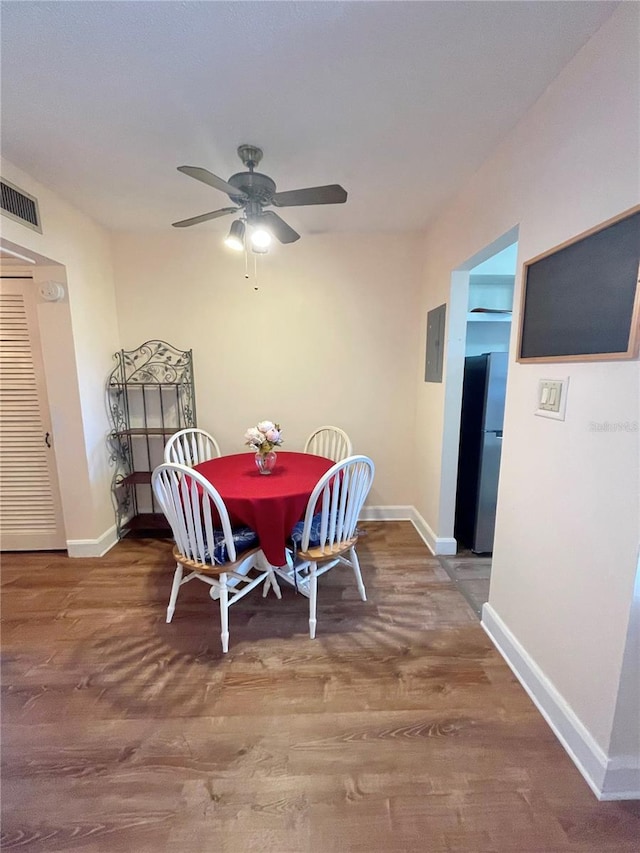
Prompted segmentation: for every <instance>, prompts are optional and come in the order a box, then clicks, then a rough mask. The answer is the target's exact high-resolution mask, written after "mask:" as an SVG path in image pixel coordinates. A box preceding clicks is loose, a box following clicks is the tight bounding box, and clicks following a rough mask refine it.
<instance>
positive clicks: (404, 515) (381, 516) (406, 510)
mask: <svg viewBox="0 0 640 853" xmlns="http://www.w3.org/2000/svg"><path fill="white" fill-rule="evenodd" d="M413 512H414V509H413V507H412V506H364V507H362V511H361V512H360V518H361V519H362V521H411V517H412V514H413Z"/></svg>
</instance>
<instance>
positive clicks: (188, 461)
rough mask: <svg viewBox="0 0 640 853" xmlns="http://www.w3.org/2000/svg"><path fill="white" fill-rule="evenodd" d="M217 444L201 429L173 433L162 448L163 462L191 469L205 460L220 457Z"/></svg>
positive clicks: (192, 428)
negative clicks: (186, 466)
mask: <svg viewBox="0 0 640 853" xmlns="http://www.w3.org/2000/svg"><path fill="white" fill-rule="evenodd" d="M221 455H222V454H221V453H220V448H219V447H218V442H217V441H216V440H215V438H214V437H213V436H212V435H209V433H208V432H205V431H204V430H203V429H196V428H195V427H190V428H188V429H181V430H180V431H179V432H175V433H174V434H173V435H172V436H171V438H170V439H169V440H168V441H167V443H166V444H165V446H164V461H165V462H173V463H175V464H176V465H188V466H189V468H193V466H194V465H197V464H198V463H199V462H204V461H205V460H206V459H216V458H217V457H218V456H221Z"/></svg>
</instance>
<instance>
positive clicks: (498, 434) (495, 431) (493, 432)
mask: <svg viewBox="0 0 640 853" xmlns="http://www.w3.org/2000/svg"><path fill="white" fill-rule="evenodd" d="M484 434H485V435H495V437H496V438H502V430H501V429H485V430H484Z"/></svg>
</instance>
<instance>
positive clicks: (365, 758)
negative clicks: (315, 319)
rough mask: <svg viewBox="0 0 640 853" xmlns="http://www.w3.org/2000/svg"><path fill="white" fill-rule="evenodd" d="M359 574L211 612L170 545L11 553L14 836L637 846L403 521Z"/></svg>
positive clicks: (160, 846) (7, 783)
mask: <svg viewBox="0 0 640 853" xmlns="http://www.w3.org/2000/svg"><path fill="white" fill-rule="evenodd" d="M364 526H365V528H366V530H367V533H368V535H367V536H366V537H365V538H363V539H362V540H361V544H360V547H359V553H360V560H361V564H362V571H363V577H364V581H365V584H366V585H367V592H368V597H369V600H368V601H367V602H366V603H363V602H361V601H360V599H359V597H358V593H357V589H356V586H355V583H354V581H353V577H352V576H351V575H350V574H348V573H347V571H346V570H344V571H343V570H342V569H340V568H336V569H334V570H333V571H332V572H329V574H328V575H326V576H325V577H323V578H321V580H320V583H319V593H318V636H317V639H316V640H313V641H311V640H309V639H308V634H307V619H308V602H307V600H306V599H305V598H302V597H301V596H297V595H296V594H295V591H293V590H291V589H283V600H282V601H278V600H277V599H276V598H275V597H274V596H270V597H269V598H268V599H267V600H263V599H262V598H261V596H260V592H259V591H257V592H256V593H253V594H250V595H249V596H248V597H247V598H245V599H243V601H241V602H239V603H238V604H237V605H234V607H232V608H231V611H230V630H231V638H230V647H229V653H228V655H226V656H223V655H222V652H221V648H220V636H219V633H220V627H219V615H218V609H217V606H216V604H215V603H214V602H212V601H211V600H210V599H209V598H208V595H207V590H206V588H205V587H204V585H203V584H198V583H196V582H194V583H191V584H189V585H188V586H187V587H185V588H183V590H182V592H181V597H180V598H179V599H178V605H177V608H176V613H175V617H174V621H173V623H172V624H171V625H167V624H165V621H164V618H165V608H166V605H167V601H168V597H169V590H170V586H171V576H172V572H173V563H172V559H171V553H170V552H171V548H170V545H169V544H168V543H167V542H166V541H165V542H163V541H158V540H135V539H130V540H126V539H125V540H124V541H122V542H121V543H119V544H118V545H117V546H116V547H115V548H114V549H113V550H112V551H110V552H109V553H108V554H107V555H106V556H105V557H103V558H101V559H95V560H70V559H68V558H66V557H64V556H62V555H60V554H54V553H39V554H4V555H3V567H2V610H3V614H2V615H3V627H2V640H3V649H4V652H3V685H2V702H3V723H2V725H3V739H2V762H3V763H2V793H3V838H2V849H3V850H20V851H47V853H49V851H51V853H53V851H82V853H98V851H99V853H120V851H126V853H161V852H162V851H177V853H183V851H184V853H250V851H267V853H345V851H354V853H356V851H362V853H365V851H367V853H384V851H394V852H395V851H397V853H439V851H473V853H485V852H486V853H489V851H494V853H495V851H498V853H503V851H514V853H515V851H518V852H519V851H532V853H533V851H535V853H539V851H545V852H546V851H592V853H596V851H597V853H608V851H632V850H633V851H637V849H638V838H639V837H640V803H637V802H634V803H631V802H627V803H599V802H598V801H597V800H596V799H595V797H594V795H593V794H592V793H591V791H590V790H589V788H588V787H587V785H586V783H585V782H584V780H583V779H582V777H581V776H580V774H579V773H578V771H577V770H576V769H575V767H574V765H573V764H572V762H571V760H570V759H569V757H568V756H567V755H566V753H565V752H564V750H563V749H562V747H561V746H560V744H559V743H558V741H557V740H556V738H555V736H554V735H553V734H552V732H551V731H550V729H549V728H548V726H547V725H546V723H545V722H544V720H543V719H542V717H541V716H540V714H539V713H538V712H537V710H536V709H535V708H534V706H533V705H532V703H531V701H530V700H529V698H528V697H527V695H526V694H525V692H524V690H523V689H522V688H521V687H520V686H519V685H518V683H517V682H516V681H515V679H514V677H513V676H512V674H511V672H510V670H509V669H508V668H507V666H506V664H505V663H504V662H503V661H502V659H501V657H500V656H499V655H498V653H497V652H496V651H495V650H494V649H493V647H492V645H491V643H490V641H489V640H488V638H487V637H486V635H485V634H484V632H483V630H482V628H481V627H480V625H479V623H478V620H477V618H476V616H475V614H474V613H473V611H472V610H471V608H470V607H469V605H468V604H467V602H466V601H465V600H464V598H463V597H462V596H461V594H460V593H459V592H458V591H457V590H456V588H455V585H454V583H453V582H452V581H451V579H450V578H449V576H448V575H447V573H446V572H445V571H444V570H443V569H442V567H441V566H440V564H439V562H438V560H437V559H436V558H434V557H431V556H430V555H429V553H428V552H427V550H426V548H425V546H424V545H423V544H422V542H421V540H420V539H419V537H418V535H417V534H416V532H415V531H414V529H413V527H412V526H411V525H410V524H409V523H408V522H386V523H367V524H366V525H364Z"/></svg>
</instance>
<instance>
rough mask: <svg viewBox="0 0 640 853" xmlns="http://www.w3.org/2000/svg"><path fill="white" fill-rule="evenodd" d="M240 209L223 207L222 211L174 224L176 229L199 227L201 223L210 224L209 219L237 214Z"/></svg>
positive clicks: (214, 211) (203, 214) (213, 211)
mask: <svg viewBox="0 0 640 853" xmlns="http://www.w3.org/2000/svg"><path fill="white" fill-rule="evenodd" d="M240 209H241V208H239V207H221V208H220V210H212V211H211V213H201V214H200V216H192V217H191V218H190V219H181V220H180V222H172V223H171V224H172V225H173V227H174V228H188V227H189V225H198V224H199V223H200V222H208V221H209V219H217V218H218V217H219V216H226V215H227V214H228V213H235V212H236V210H240Z"/></svg>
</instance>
